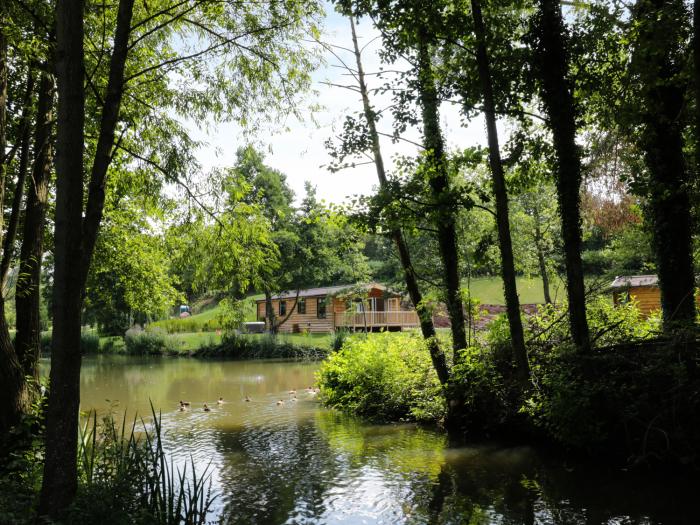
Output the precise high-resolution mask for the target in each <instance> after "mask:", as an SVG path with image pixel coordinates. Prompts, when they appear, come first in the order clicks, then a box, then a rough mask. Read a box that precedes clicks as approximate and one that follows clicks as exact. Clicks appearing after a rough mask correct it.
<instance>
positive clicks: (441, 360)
mask: <svg viewBox="0 0 700 525" xmlns="http://www.w3.org/2000/svg"><path fill="white" fill-rule="evenodd" d="M348 18H349V20H350V31H351V35H352V44H353V50H354V53H355V62H356V64H357V82H358V85H359V89H360V94H361V96H362V108H363V114H364V117H365V121H366V123H367V129H368V131H369V136H370V140H371V149H372V156H373V159H374V166H375V169H376V172H377V178H378V180H379V187H380V190H381V191H384V192H387V191H390V190H389V181H388V178H387V175H386V171H385V169H384V158H383V157H382V151H381V147H380V143H379V133H377V127H376V122H375V121H376V118H377V115H376V113H375V112H374V110H373V109H372V105H371V103H370V99H369V91H368V89H367V83H366V81H365V72H364V69H363V67H362V55H361V52H360V46H359V44H358V42H357V33H356V31H355V21H354V18H353V16H352V14H351V15H350V16H349V17H348ZM389 235H390V237H391V239H392V240H393V241H394V245H395V246H396V251H397V252H398V255H399V260H400V261H401V267H402V268H403V276H404V280H405V282H406V289H407V290H408V295H409V297H410V298H411V302H412V303H413V306H414V307H415V309H416V312H417V313H418V319H419V320H420V327H421V333H422V334H423V338H424V339H425V341H426V344H427V345H428V351H429V352H430V358H431V360H432V362H433V368H435V372H436V373H437V376H438V379H439V380H440V383H442V384H443V385H444V384H446V383H447V381H448V379H449V370H448V368H447V363H446V360H445V354H444V353H443V351H442V349H441V348H440V343H439V342H438V340H437V337H436V332H435V325H434V323H433V318H432V314H431V312H430V310H429V309H428V308H427V307H426V305H425V303H424V302H423V294H422V293H421V291H420V287H419V285H418V277H417V275H416V271H415V268H414V267H413V263H412V261H411V254H410V252H409V249H408V244H407V243H406V240H405V239H404V236H403V232H402V231H401V228H399V227H398V226H396V225H392V226H390V231H389Z"/></svg>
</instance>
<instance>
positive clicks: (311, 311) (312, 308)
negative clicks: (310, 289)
mask: <svg viewBox="0 0 700 525" xmlns="http://www.w3.org/2000/svg"><path fill="white" fill-rule="evenodd" d="M305 299H306V313H305V314H300V313H299V312H298V311H297V308H296V307H295V308H294V312H293V313H292V314H291V315H290V316H289V319H287V320H286V321H285V322H284V323H282V325H281V326H280V327H279V332H280V333H291V332H293V331H294V328H295V327H294V325H299V330H300V331H305V332H310V333H328V332H332V331H333V329H334V327H333V310H332V308H331V305H330V304H326V318H325V319H319V318H318V317H317V313H318V299H319V297H306V298H305ZM285 302H286V303H287V313H289V309H290V308H292V306H294V297H292V298H290V299H285ZM272 308H273V309H274V312H275V316H277V321H278V322H279V318H280V315H279V311H280V300H279V299H273V300H272ZM257 313H258V319H259V320H261V321H262V320H264V319H265V301H259V302H258V306H257ZM285 317H286V314H285Z"/></svg>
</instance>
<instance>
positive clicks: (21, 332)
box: [15, 71, 54, 377]
mask: <svg viewBox="0 0 700 525" xmlns="http://www.w3.org/2000/svg"><path fill="white" fill-rule="evenodd" d="M53 90H54V86H53V78H52V76H51V74H50V73H49V72H47V71H44V72H42V75H41V80H40V83H39V99H38V103H37V115H36V129H35V132H34V164H33V167H32V176H31V178H30V180H29V187H28V188H27V204H26V209H25V212H24V227H23V232H22V248H21V250H20V256H19V277H18V279H17V291H16V293H15V310H16V312H17V334H16V336H15V350H16V352H17V356H18V358H19V360H20V363H22V368H23V369H24V373H25V375H29V376H33V377H37V366H36V365H37V360H38V358H39V352H40V336H41V322H40V316H39V306H40V301H41V298H40V289H39V281H40V278H41V259H42V255H43V240H44V224H45V222H46V208H47V203H48V190H49V180H50V178H51V162H52V154H51V130H52V127H53V122H52V119H53V115H52V107H53Z"/></svg>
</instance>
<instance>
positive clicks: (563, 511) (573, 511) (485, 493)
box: [422, 449, 700, 525]
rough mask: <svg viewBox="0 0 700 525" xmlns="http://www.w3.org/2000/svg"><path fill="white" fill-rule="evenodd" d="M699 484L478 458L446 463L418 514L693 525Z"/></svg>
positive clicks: (438, 520) (485, 520) (513, 454)
mask: <svg viewBox="0 0 700 525" xmlns="http://www.w3.org/2000/svg"><path fill="white" fill-rule="evenodd" d="M699 489H700V486H699V485H698V483H697V481H693V482H689V481H688V480H685V479H679V478H678V477H675V476H671V477H667V476H661V477H659V476H655V477H651V476H648V475H645V476H633V475H630V474H627V473H622V472H619V471H618V472H612V471H608V470H606V469H602V468H601V467H597V468H596V467H591V468H587V467H583V466H577V467H576V468H575V469H573V470H571V469H567V468H564V467H563V466H561V465H552V464H547V463H545V462H543V461H542V459H541V458H538V457H537V456H536V455H535V454H534V453H533V452H531V451H528V450H527V449H522V450H520V451H518V450H517V449H516V450H511V451H510V452H509V451H508V450H502V449H501V450H499V449H493V450H482V451H481V452H479V453H478V454H477V455H475V456H473V457H471V458H469V457H467V458H458V459H456V460H455V461H449V462H447V463H446V464H445V465H444V466H443V468H442V469H441V471H440V474H439V475H438V478H437V481H436V483H435V484H434V485H433V489H432V493H431V495H430V498H429V499H428V500H427V501H426V502H425V504H424V506H423V507H422V511H423V512H424V515H425V521H426V522H428V523H431V524H448V523H449V524H460V523H464V524H470V525H482V524H491V523H499V524H513V525H515V524H518V525H520V524H526V525H528V524H534V523H551V524H556V525H578V524H586V525H594V524H595V525H598V524H612V523H625V524H629V525H633V524H645V525H647V524H665V523H674V524H688V525H690V524H691V523H697V519H696V517H695V516H696V515H697V511H696V509H695V506H694V501H695V499H696V498H697V494H699V493H700V491H699Z"/></svg>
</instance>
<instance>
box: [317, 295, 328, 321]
mask: <svg viewBox="0 0 700 525" xmlns="http://www.w3.org/2000/svg"><path fill="white" fill-rule="evenodd" d="M316 301H318V302H317V303H316V304H317V308H316V317H318V318H319V319H325V318H326V298H325V297H319V298H318V299H316Z"/></svg>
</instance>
